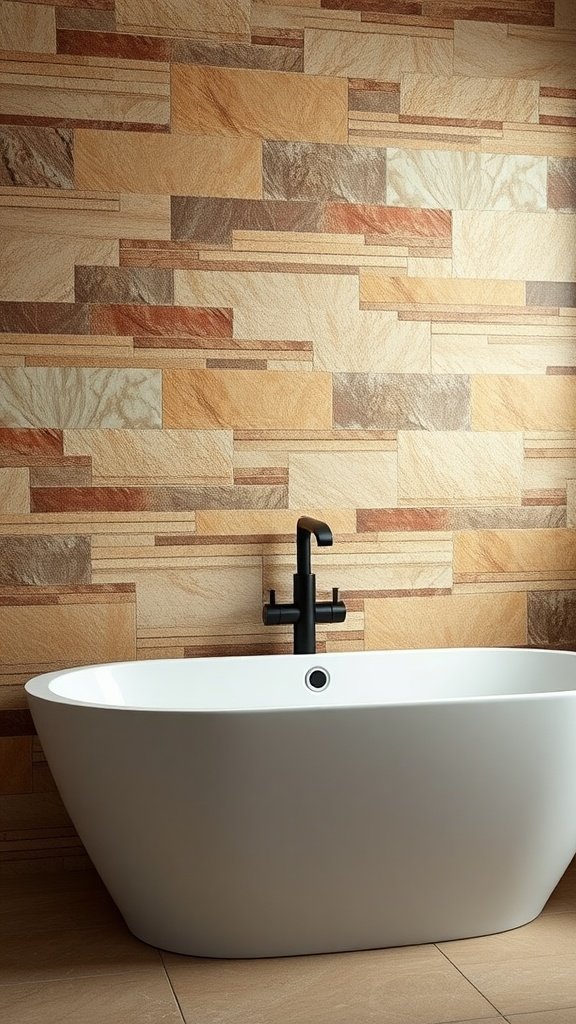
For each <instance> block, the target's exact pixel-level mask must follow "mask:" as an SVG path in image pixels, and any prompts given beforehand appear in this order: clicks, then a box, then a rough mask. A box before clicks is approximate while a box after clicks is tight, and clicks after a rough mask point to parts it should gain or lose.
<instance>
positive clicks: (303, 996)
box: [164, 946, 493, 1024]
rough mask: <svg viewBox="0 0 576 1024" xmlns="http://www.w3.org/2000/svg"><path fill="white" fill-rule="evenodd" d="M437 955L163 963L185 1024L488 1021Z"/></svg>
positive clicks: (482, 1004) (475, 996)
mask: <svg viewBox="0 0 576 1024" xmlns="http://www.w3.org/2000/svg"><path fill="white" fill-rule="evenodd" d="M439 955H440V954H438V951H437V950H433V951H432V950H431V949H430V947H429V946H424V947H419V951H418V953H416V954H415V953H414V950H413V947H412V948H410V947H409V948H408V949H406V950H402V949H399V950H370V951H367V952H361V953H344V954H342V953H340V954H337V955H319V956H308V957H285V958H281V959H270V960H259V961H257V962H255V961H238V960H237V961H227V962H224V961H220V962H216V961H207V960H196V959H190V960H185V959H184V958H177V957H175V956H171V955H167V956H166V957H165V958H164V962H165V965H166V968H167V970H168V973H169V976H170V980H171V982H172V985H173V986H174V990H175V993H176V997H177V999H178V1001H179V1003H180V1006H181V1008H182V1012H183V1014H184V1017H185V1019H186V1020H187V1021H188V1022H190V1024H192V1022H194V1024H196V1022H199V1021H202V1024H216V1022H218V1024H265V1022H269V1021H272V1020H273V1021H274V1024H350V1022H351V1021H354V1024H377V1022H378V1024H380V1022H381V1021H384V1020H386V1021H388V1020H389V1021H394V1024H436V1022H438V1021H447V1020H454V1019H456V1018H457V1017H458V1016H462V1015H464V1017H465V1018H468V1019H470V1018H471V1017H473V1016H474V1017H478V1015H480V1016H482V1015H484V1016H490V1015H492V1016H493V1008H492V1007H491V1006H490V1004H489V1003H488V1002H487V1001H486V1000H485V999H484V998H483V997H482V996H481V995H480V993H479V992H477V991H475V990H474V989H473V988H472V986H471V985H470V984H468V983H467V982H466V981H465V980H464V979H463V978H462V976H461V975H460V974H459V973H458V972H457V971H456V969H455V968H454V967H452V966H451V965H450V964H449V963H447V961H446V960H443V961H441V960H440V959H439V958H438V957H439Z"/></svg>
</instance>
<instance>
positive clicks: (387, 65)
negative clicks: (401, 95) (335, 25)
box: [304, 29, 452, 82]
mask: <svg viewBox="0 0 576 1024" xmlns="http://www.w3.org/2000/svg"><path fill="white" fill-rule="evenodd" d="M451 65H452V40H451V39H434V38H426V37H418V36H411V35H410V34H409V33H406V35H401V34H399V33H391V34H390V35H386V34H385V33H380V32H371V33H366V32H334V31H330V30H327V29H326V30H325V29H320V30H318V29H307V30H306V32H305V36H304V71H305V73H306V74H307V75H341V76H344V77H350V78H373V79H376V80H380V81H384V82H399V81H400V79H401V76H402V75H404V74H409V73H411V72H419V71H420V72H423V73H425V74H438V75H442V74H445V72H446V68H447V67H448V68H449V67H451Z"/></svg>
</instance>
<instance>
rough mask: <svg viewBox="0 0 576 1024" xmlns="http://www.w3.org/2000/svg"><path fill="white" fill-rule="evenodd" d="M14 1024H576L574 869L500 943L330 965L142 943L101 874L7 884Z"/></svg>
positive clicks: (5, 921) (1, 979) (2, 917)
mask: <svg viewBox="0 0 576 1024" xmlns="http://www.w3.org/2000/svg"><path fill="white" fill-rule="evenodd" d="M0 1020H2V1021H6V1022H7V1024H182V1022H183V1021H185V1022H186V1024H448V1022H450V1024H462V1022H464V1021H466V1022H469V1024H480V1022H483V1024H491V1022H495V1021H502V1020H504V1021H509V1022H510V1024H576V861H574V862H573V863H572V865H571V867H570V868H569V870H568V871H567V872H566V874H565V876H564V878H563V879H562V881H561V882H560V884H559V885H558V887H557V889H556V891H555V892H554V893H553V895H552V896H551V898H550V900H549V902H548V904H547V905H546V907H545V909H544V911H543V913H542V914H541V915H540V917H539V918H537V920H535V921H533V922H532V923H531V924H528V925H526V926H525V927H523V928H517V929H515V930H514V931H510V932H503V933H501V934H500V935H493V936H486V937H483V938H478V939H467V940H464V941H457V942H442V943H440V944H439V945H437V946H436V945H425V946H410V947H403V948H397V949H384V950H369V951H366V952H359V953H340V954H335V955H326V956H308V957H286V958H281V959H270V960H204V959H196V958H194V957H184V956H177V955H175V954H173V953H163V952H161V951H159V950H156V949H153V948H152V947H151V946H147V945H145V944H144V943H142V942H139V941H138V940H137V939H135V938H133V936H132V935H131V934H130V932H129V931H128V930H127V928H126V926H125V925H124V923H123V921H122V919H121V917H120V915H119V914H118V911H117V910H116V908H115V906H114V905H113V903H112V902H111V900H110V898H109V897H108V895H107V893H106V891H105V890H104V888H103V887H102V885H101V884H100V882H99V880H98V878H97V876H96V875H95V874H94V873H92V872H91V871H77V872H67V873H61V874H53V873H49V874H39V875H34V876H20V877H14V878H5V879H3V880H1V881H0Z"/></svg>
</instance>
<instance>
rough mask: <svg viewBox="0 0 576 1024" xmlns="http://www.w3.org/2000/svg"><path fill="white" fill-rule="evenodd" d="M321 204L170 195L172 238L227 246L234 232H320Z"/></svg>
mask: <svg viewBox="0 0 576 1024" xmlns="http://www.w3.org/2000/svg"><path fill="white" fill-rule="evenodd" d="M322 215H323V206H322V204H321V203H311V202H284V201H277V200H274V199H210V198H203V197H198V196H172V238H176V239H179V238H190V239H194V240H195V241H200V242H214V243H223V244H225V243H227V244H230V243H231V241H232V232H233V231H320V230H321V227H322Z"/></svg>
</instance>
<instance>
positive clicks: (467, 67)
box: [454, 21, 576, 89]
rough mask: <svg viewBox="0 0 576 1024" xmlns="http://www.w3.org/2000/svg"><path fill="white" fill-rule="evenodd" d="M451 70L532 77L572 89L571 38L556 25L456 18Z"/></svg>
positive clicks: (575, 81)
mask: <svg viewBox="0 0 576 1024" xmlns="http://www.w3.org/2000/svg"><path fill="white" fill-rule="evenodd" d="M454 73H455V74H456V75H466V76H476V75H478V76H481V77H488V78H491V77H492V76H505V77H506V78H519V79H534V80H536V81H538V82H540V84H542V85H549V86H559V87H560V88H566V89H573V88H574V87H575V86H576V69H575V67H574V39H573V36H572V35H571V34H570V33H569V32H568V33H563V32H561V31H558V29H549V28H537V29H534V28H532V27H526V26H520V25H518V26H516V25H511V26H509V28H508V27H507V26H506V25H496V24H493V23H490V22H473V21H456V22H455V23H454Z"/></svg>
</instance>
